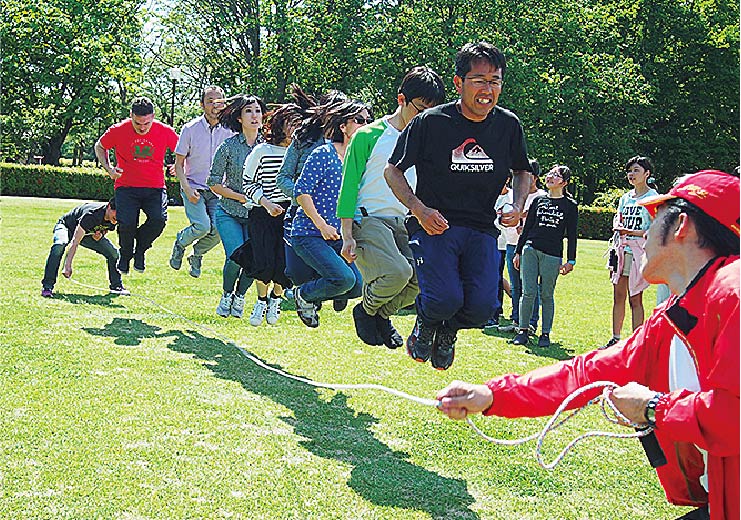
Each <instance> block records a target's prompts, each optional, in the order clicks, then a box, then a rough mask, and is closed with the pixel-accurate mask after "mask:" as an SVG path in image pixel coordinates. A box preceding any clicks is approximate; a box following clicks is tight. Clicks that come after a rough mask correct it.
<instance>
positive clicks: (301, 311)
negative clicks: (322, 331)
mask: <svg viewBox="0 0 741 520" xmlns="http://www.w3.org/2000/svg"><path fill="white" fill-rule="evenodd" d="M293 297H294V298H295V299H296V314H298V317H299V319H300V320H301V322H302V323H303V324H304V325H306V326H307V327H311V328H312V329H315V328H317V327H318V326H319V315H318V314H317V313H316V311H317V308H316V305H314V304H313V303H311V302H307V301H306V300H304V299H303V298H302V297H301V288H300V287H299V288H297V289H295V290H294V291H293Z"/></svg>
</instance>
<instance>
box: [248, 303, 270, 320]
mask: <svg viewBox="0 0 741 520" xmlns="http://www.w3.org/2000/svg"><path fill="white" fill-rule="evenodd" d="M267 308H268V302H266V301H265V300H260V299H258V300H257V301H256V302H255V306H254V307H252V314H251V315H250V325H252V326H253V327H259V326H260V324H261V323H262V319H263V318H264V317H265V310H266V309H267Z"/></svg>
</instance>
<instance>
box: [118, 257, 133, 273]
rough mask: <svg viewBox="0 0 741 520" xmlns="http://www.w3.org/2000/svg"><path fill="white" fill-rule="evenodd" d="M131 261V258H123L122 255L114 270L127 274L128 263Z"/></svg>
mask: <svg viewBox="0 0 741 520" xmlns="http://www.w3.org/2000/svg"><path fill="white" fill-rule="evenodd" d="M130 263H131V258H124V257H123V256H121V257H119V259H118V263H117V264H116V270H117V271H118V272H119V273H121V274H129V264H130Z"/></svg>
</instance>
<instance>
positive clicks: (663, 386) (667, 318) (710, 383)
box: [437, 170, 741, 520]
mask: <svg viewBox="0 0 741 520" xmlns="http://www.w3.org/2000/svg"><path fill="white" fill-rule="evenodd" d="M639 204H641V205H642V206H645V207H646V209H648V211H649V213H651V215H652V216H653V217H654V220H653V222H652V223H651V227H650V228H649V229H648V235H647V240H646V246H645V256H644V259H643V261H642V265H641V270H642V274H643V277H644V278H645V279H646V280H648V281H649V282H650V283H654V284H658V283H665V284H667V285H668V286H669V288H670V289H671V292H672V296H671V297H670V298H669V299H668V300H667V301H665V302H664V303H663V304H661V305H660V306H659V307H657V308H656V309H655V310H654V313H653V314H652V315H651V317H650V318H649V319H648V320H647V321H646V322H645V323H644V324H643V325H642V326H641V327H639V328H638V329H636V330H635V332H634V333H633V335H632V336H631V337H629V338H628V339H626V340H624V341H620V342H618V343H617V344H615V345H613V346H611V347H609V348H607V349H605V350H596V351H593V352H589V353H587V354H584V355H581V356H577V357H575V358H573V359H571V360H568V361H563V362H561V363H557V364H555V365H551V366H546V367H542V368H539V369H536V370H534V371H532V372H529V373H527V374H525V375H522V376H519V375H513V374H511V375H505V376H501V377H497V378H494V379H491V380H490V381H488V382H486V384H483V385H472V384H468V383H463V382H461V381H456V382H453V383H451V384H450V385H449V386H448V387H447V388H445V389H443V390H441V391H440V392H439V393H438V395H437V398H438V399H439V400H440V409H441V411H442V412H443V413H445V414H447V415H448V416H449V417H451V418H453V419H463V418H465V417H466V416H467V414H469V413H477V412H483V414H484V415H498V416H502V417H536V416H542V415H549V414H552V413H553V412H554V411H555V410H556V408H557V407H558V406H559V405H560V404H561V402H562V401H563V399H564V398H565V397H566V396H568V395H569V394H570V393H571V392H573V391H574V390H576V389H578V388H580V387H582V386H584V385H587V384H589V383H592V382H595V381H612V382H614V383H616V384H617V385H618V388H616V389H615V390H614V391H613V392H612V400H613V402H614V403H615V405H616V406H617V408H618V409H619V410H620V411H621V412H622V414H623V415H625V417H627V418H628V419H629V420H630V421H633V422H634V423H642V424H645V425H648V426H652V427H654V428H655V434H656V439H657V440H658V442H659V445H660V446H661V448H662V449H663V452H664V454H665V456H666V459H667V464H666V465H664V466H661V467H659V468H657V470H656V471H657V473H658V477H659V480H660V481H661V485H662V486H663V487H664V491H665V492H666V496H667V499H668V500H669V501H670V502H672V503H673V504H677V505H684V506H695V507H699V509H696V510H694V511H692V512H690V513H688V514H686V515H685V516H683V517H682V518H683V519H692V520H700V519H707V518H713V520H735V519H738V518H739V493H738V489H739V441H738V439H739V266H740V265H741V262H739V179H738V178H737V177H734V176H731V175H728V174H725V173H723V172H719V171H714V170H706V171H701V172H698V173H696V174H693V175H687V176H685V177H682V178H681V179H680V180H679V181H678V183H677V184H675V185H674V187H673V188H672V189H671V190H670V191H669V193H668V194H666V195H657V196H655V197H649V198H646V199H643V200H641V201H640V202H639ZM598 392H599V389H597V390H595V392H594V393H592V394H589V393H584V394H583V395H582V397H583V399H582V400H581V401H580V402H577V400H574V401H573V402H572V407H576V406H581V405H583V404H585V403H586V402H587V400H588V399H591V398H594V397H595V396H596V394H597V393H598Z"/></svg>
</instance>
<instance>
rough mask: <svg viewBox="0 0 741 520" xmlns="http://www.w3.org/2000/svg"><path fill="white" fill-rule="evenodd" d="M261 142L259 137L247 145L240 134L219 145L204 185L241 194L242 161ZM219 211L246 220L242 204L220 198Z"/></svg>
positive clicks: (261, 139) (245, 212) (244, 208)
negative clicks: (216, 186)
mask: <svg viewBox="0 0 741 520" xmlns="http://www.w3.org/2000/svg"><path fill="white" fill-rule="evenodd" d="M262 141H263V138H262V136H261V135H258V136H257V140H256V141H255V144H254V145H253V146H250V145H249V144H247V139H246V138H245V137H244V134H243V133H242V132H240V133H238V134H237V135H235V136H232V137H230V138H228V139H227V140H225V141H224V142H223V143H221V146H219V147H218V148H217V149H216V154H215V155H214V161H213V163H212V164H211V174H210V175H209V176H208V180H207V181H206V184H207V185H208V186H209V187H211V186H214V185H215V184H221V185H222V186H225V187H227V188H229V189H231V190H232V191H235V192H237V193H243V191H242V171H243V169H244V160H245V159H246V158H247V156H248V155H249V154H250V153H252V150H254V149H255V146H257V145H258V144H260V143H261V142H262ZM219 205H220V206H221V209H223V210H224V211H225V212H226V213H228V214H229V215H231V216H232V217H242V218H247V212H248V210H247V208H246V207H245V206H244V204H242V203H240V202H238V201H236V200H234V199H227V198H224V197H222V198H221V200H220V201H219Z"/></svg>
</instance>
